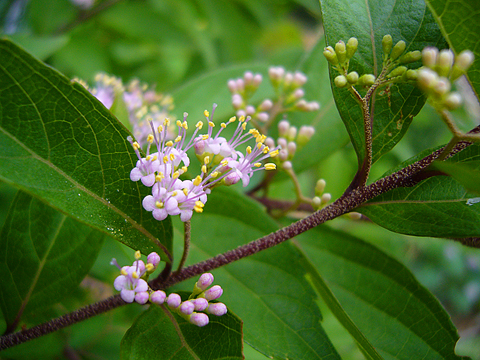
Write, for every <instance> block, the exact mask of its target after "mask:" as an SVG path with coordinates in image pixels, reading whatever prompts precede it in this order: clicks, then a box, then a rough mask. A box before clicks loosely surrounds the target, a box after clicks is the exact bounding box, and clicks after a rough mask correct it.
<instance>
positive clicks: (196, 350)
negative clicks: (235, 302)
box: [120, 295, 243, 360]
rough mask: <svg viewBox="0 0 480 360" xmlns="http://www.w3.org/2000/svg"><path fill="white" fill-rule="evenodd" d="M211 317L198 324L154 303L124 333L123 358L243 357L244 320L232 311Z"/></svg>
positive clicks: (123, 359) (211, 358) (207, 359)
mask: <svg viewBox="0 0 480 360" xmlns="http://www.w3.org/2000/svg"><path fill="white" fill-rule="evenodd" d="M182 297H183V296H182ZM187 297H188V295H187ZM209 318H210V322H209V323H208V325H206V326H205V327H198V326H196V325H192V324H190V323H189V322H188V321H187V320H185V319H183V318H182V317H180V316H178V315H177V314H175V313H171V312H170V311H169V310H168V309H167V307H166V306H165V305H161V306H158V305H151V306H150V307H149V308H148V310H147V311H145V312H144V313H143V314H141V315H140V316H139V317H138V318H137V319H136V321H135V322H134V324H133V325H132V326H131V327H130V329H128V331H127V332H126V333H125V336H124V337H123V339H122V343H121V349H120V354H121V359H122V360H126V359H132V360H134V359H177V360H187V359H195V360H201V359H204V360H215V359H232V360H233V359H243V343H242V321H241V320H240V319H239V318H238V317H237V316H235V315H234V314H232V313H231V312H230V311H229V312H227V314H225V315H223V316H214V315H209Z"/></svg>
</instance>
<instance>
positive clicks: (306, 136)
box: [297, 125, 315, 147]
mask: <svg viewBox="0 0 480 360" xmlns="http://www.w3.org/2000/svg"><path fill="white" fill-rule="evenodd" d="M314 133H315V128H314V127H313V126H305V125H304V126H301V127H300V130H299V131H298V136H297V145H298V146H300V147H302V146H304V145H305V144H306V143H308V142H309V141H310V139H311V138H312V136H313V134H314Z"/></svg>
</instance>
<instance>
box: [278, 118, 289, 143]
mask: <svg viewBox="0 0 480 360" xmlns="http://www.w3.org/2000/svg"><path fill="white" fill-rule="evenodd" d="M288 129H290V123H289V122H288V120H282V121H280V122H279V123H278V136H281V137H285V136H286V135H287V133H288ZM279 140H280V139H279Z"/></svg>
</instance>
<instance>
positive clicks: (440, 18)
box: [426, 0, 480, 99]
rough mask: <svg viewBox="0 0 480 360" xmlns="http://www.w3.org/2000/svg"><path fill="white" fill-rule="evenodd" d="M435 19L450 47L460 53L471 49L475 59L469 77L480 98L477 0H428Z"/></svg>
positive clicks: (479, 26)
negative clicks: (453, 0)
mask: <svg viewBox="0 0 480 360" xmlns="http://www.w3.org/2000/svg"><path fill="white" fill-rule="evenodd" d="M426 3H427V5H428V7H429V8H430V10H431V11H432V13H433V15H434V16H435V19H436V20H437V22H438V24H439V25H440V30H441V31H442V34H443V36H444V37H445V39H446V40H447V42H448V45H450V48H451V49H452V50H453V51H454V52H455V54H459V53H460V52H462V51H463V50H467V49H468V50H471V51H473V53H474V54H475V61H474V62H473V64H472V66H471V68H470V69H469V70H468V73H467V79H468V81H469V82H470V84H471V85H472V88H473V90H474V91H475V93H476V94H477V98H479V99H480V46H479V43H478V34H479V33H480V22H479V21H478V17H479V16H480V7H479V6H478V1H477V0H459V1H455V2H452V1H448V0H426Z"/></svg>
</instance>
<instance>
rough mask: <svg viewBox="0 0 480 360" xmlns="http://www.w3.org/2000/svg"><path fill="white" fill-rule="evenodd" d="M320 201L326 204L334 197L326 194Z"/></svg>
mask: <svg viewBox="0 0 480 360" xmlns="http://www.w3.org/2000/svg"><path fill="white" fill-rule="evenodd" d="M320 199H321V200H322V204H326V203H328V202H329V201H330V200H332V195H331V194H330V193H325V194H323V195H322V196H321V197H320Z"/></svg>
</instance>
